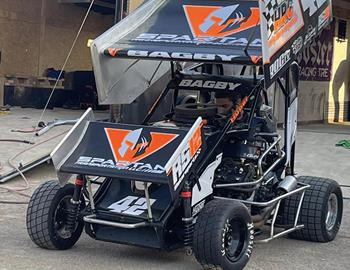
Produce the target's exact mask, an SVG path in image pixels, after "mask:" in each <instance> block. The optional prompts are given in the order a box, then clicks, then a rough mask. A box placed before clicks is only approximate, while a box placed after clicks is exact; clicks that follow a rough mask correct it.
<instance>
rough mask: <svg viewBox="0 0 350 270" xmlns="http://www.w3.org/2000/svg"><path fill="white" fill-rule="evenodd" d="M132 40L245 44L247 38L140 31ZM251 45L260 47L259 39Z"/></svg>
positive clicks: (229, 44)
mask: <svg viewBox="0 0 350 270" xmlns="http://www.w3.org/2000/svg"><path fill="white" fill-rule="evenodd" d="M132 41H139V42H140V41H145V42H163V43H179V44H210V45H222V46H224V45H226V46H246V45H247V44H248V39H247V38H245V37H239V38H238V37H234V36H233V37H191V36H189V35H174V34H154V33H142V34H140V35H138V36H137V37H136V38H133V39H132ZM249 46H251V47H261V39H254V40H252V42H251V43H250V44H249Z"/></svg>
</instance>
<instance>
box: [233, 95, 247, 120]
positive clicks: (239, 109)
mask: <svg viewBox="0 0 350 270" xmlns="http://www.w3.org/2000/svg"><path fill="white" fill-rule="evenodd" d="M248 101H249V98H248V97H244V99H243V100H242V102H241V103H240V104H239V105H238V107H237V108H236V110H235V111H234V112H233V113H232V115H231V118H230V121H231V123H234V122H235V121H236V119H237V118H238V116H239V114H240V113H241V111H243V109H244V106H245V105H246V104H247V103H248Z"/></svg>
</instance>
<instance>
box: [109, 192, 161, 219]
mask: <svg viewBox="0 0 350 270" xmlns="http://www.w3.org/2000/svg"><path fill="white" fill-rule="evenodd" d="M155 201H156V200H154V199H150V204H151V205H152V204H153V203H155ZM108 209H111V212H116V213H123V214H127V215H133V216H139V215H141V214H143V213H144V212H145V211H146V210H147V201H146V198H140V197H135V196H128V197H125V198H124V199H121V200H120V201H118V202H115V203H113V204H111V205H110V206H109V207H108Z"/></svg>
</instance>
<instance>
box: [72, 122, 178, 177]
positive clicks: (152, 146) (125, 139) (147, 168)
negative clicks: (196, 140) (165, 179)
mask: <svg viewBox="0 0 350 270" xmlns="http://www.w3.org/2000/svg"><path fill="white" fill-rule="evenodd" d="M105 132H106V136H107V138H108V141H109V145H110V147H111V150H112V153H113V156H114V160H112V159H105V158H99V157H89V156H80V157H79V158H78V160H77V161H76V162H75V164H77V165H83V166H89V167H98V168H107V169H117V170H128V171H136V172H147V173H154V174H162V173H164V172H165V168H164V167H163V166H161V165H159V164H149V163H145V162H142V160H143V159H145V158H146V157H148V156H150V155H153V154H154V153H156V152H157V151H159V150H160V149H162V148H163V147H165V146H166V145H168V144H169V143H170V142H172V141H173V140H174V139H175V138H176V137H177V136H178V135H177V134H172V133H159V132H149V131H148V130H144V129H143V128H139V129H136V130H129V129H114V128H105Z"/></svg>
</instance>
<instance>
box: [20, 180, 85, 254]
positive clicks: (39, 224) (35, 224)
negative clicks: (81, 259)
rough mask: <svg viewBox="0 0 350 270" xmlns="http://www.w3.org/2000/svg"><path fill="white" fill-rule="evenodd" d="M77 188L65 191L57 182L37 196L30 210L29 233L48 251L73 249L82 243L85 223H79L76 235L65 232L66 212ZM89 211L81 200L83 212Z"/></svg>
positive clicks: (39, 190)
mask: <svg viewBox="0 0 350 270" xmlns="http://www.w3.org/2000/svg"><path fill="white" fill-rule="evenodd" d="M74 187H75V186H74V185H73V184H66V185H65V186H64V187H61V186H60V185H59V183H58V181H57V180H51V181H48V182H46V183H43V184H42V185H40V186H39V187H38V188H37V189H36V190H35V191H34V193H33V195H32V197H31V199H30V201H29V205H28V209H27V220H26V223H27V231H28V234H29V236H30V238H31V239H32V241H33V242H34V243H35V244H36V245H38V246H39V247H41V248H45V249H60V250H64V249H69V248H71V247H72V246H73V245H74V244H75V243H76V242H77V241H78V239H79V237H80V235H81V233H82V231H83V227H84V222H83V221H82V220H78V221H77V224H76V228H75V231H74V232H73V233H71V234H70V233H69V232H67V231H66V230H65V221H66V210H67V206H68V204H69V203H70V202H69V201H70V199H71V198H72V196H73V193H74ZM84 207H85V201H84V198H83V197H82V198H81V205H80V210H82V209H83V208H84Z"/></svg>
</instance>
